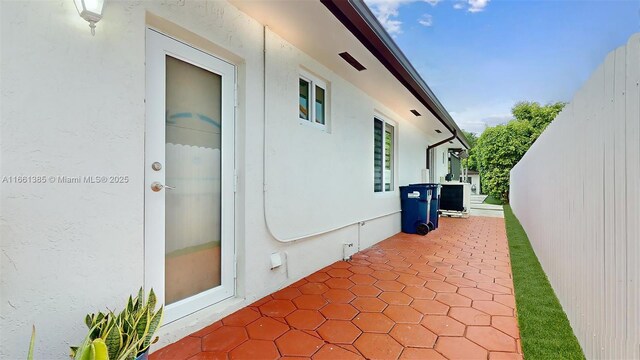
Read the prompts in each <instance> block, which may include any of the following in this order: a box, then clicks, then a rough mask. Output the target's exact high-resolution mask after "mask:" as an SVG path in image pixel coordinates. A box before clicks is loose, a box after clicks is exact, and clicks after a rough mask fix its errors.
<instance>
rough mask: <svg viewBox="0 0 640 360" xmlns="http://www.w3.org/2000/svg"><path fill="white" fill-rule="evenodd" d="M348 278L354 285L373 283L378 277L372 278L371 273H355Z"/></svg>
mask: <svg viewBox="0 0 640 360" xmlns="http://www.w3.org/2000/svg"><path fill="white" fill-rule="evenodd" d="M349 280H351V281H352V282H353V283H354V284H356V285H373V283H375V282H376V281H378V279H376V278H374V277H373V276H371V275H365V274H355V275H351V276H349Z"/></svg>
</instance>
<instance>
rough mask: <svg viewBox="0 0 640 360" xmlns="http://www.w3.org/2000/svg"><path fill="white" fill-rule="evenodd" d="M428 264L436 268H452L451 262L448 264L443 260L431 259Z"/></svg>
mask: <svg viewBox="0 0 640 360" xmlns="http://www.w3.org/2000/svg"><path fill="white" fill-rule="evenodd" d="M427 265H431V266H433V267H434V268H438V269H450V268H451V267H452V265H451V264H448V263H446V262H443V261H429V262H428V263H427Z"/></svg>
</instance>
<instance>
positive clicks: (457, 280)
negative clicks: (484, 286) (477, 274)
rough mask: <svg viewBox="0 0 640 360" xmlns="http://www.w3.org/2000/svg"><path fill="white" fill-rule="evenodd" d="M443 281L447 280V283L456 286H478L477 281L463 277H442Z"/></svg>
mask: <svg viewBox="0 0 640 360" xmlns="http://www.w3.org/2000/svg"><path fill="white" fill-rule="evenodd" d="M444 281H445V282H447V283H448V284H451V285H454V286H457V287H459V288H460V287H467V288H475V287H476V286H478V283H477V282H475V281H473V280H469V279H465V278H463V277H447V278H446V279H444Z"/></svg>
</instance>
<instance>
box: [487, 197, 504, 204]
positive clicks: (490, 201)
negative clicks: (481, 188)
mask: <svg viewBox="0 0 640 360" xmlns="http://www.w3.org/2000/svg"><path fill="white" fill-rule="evenodd" d="M484 203H485V204H491V205H502V204H504V203H503V202H502V200H500V199H496V198H494V197H493V196H491V195H489V196H487V198H486V199H484Z"/></svg>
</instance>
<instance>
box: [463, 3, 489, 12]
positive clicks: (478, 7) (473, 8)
mask: <svg viewBox="0 0 640 360" xmlns="http://www.w3.org/2000/svg"><path fill="white" fill-rule="evenodd" d="M489 1H490V0H469V9H467V11H468V12H472V13H476V12H480V11H483V10H484V8H485V7H487V5H488V4H489Z"/></svg>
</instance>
